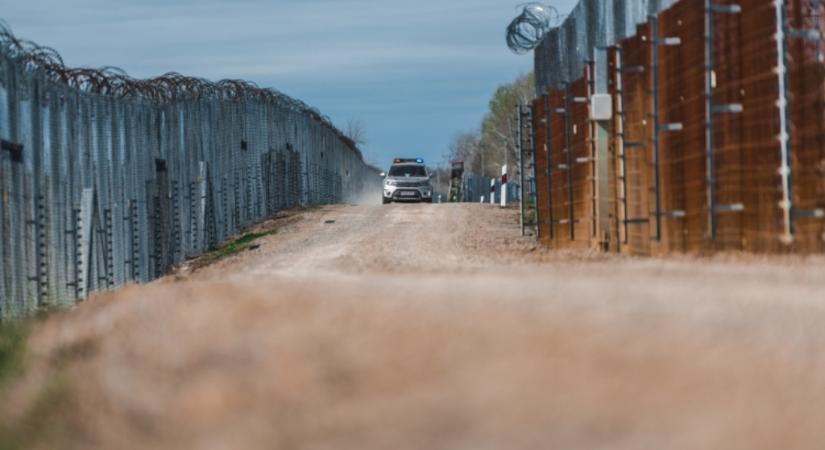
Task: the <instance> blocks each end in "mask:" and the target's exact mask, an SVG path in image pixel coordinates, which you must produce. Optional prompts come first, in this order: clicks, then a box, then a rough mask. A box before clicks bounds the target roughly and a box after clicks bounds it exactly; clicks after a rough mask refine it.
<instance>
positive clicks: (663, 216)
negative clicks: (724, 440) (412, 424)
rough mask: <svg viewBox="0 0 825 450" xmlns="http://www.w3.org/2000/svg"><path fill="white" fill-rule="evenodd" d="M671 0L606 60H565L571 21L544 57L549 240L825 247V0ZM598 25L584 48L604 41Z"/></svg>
mask: <svg viewBox="0 0 825 450" xmlns="http://www.w3.org/2000/svg"><path fill="white" fill-rule="evenodd" d="M592 4H595V3H594V2H593V1H590V0H583V2H582V3H580V6H579V9H581V8H584V6H582V5H585V6H586V5H590V6H592ZM600 4H601V5H602V6H605V5H613V7H614V8H615V5H616V4H622V5H625V3H624V2H622V1H619V0H614V1H612V2H611V1H605V2H600ZM650 5H652V3H651V4H650ZM650 5H648V6H650ZM657 5H659V6H664V3H662V4H657ZM667 5H668V7H667V8H666V9H663V10H661V11H658V12H657V13H656V14H651V15H649V16H647V18H646V20H645V21H644V23H640V24H638V25H637V26H636V28H635V33H633V34H631V35H629V36H624V37H621V38H617V39H616V40H615V41H612V42H610V41H608V42H606V43H605V44H603V45H592V47H591V50H590V51H585V50H583V49H584V48H585V47H584V46H581V47H577V49H576V50H575V51H567V52H561V53H554V52H556V51H557V50H560V49H561V47H559V42H560V41H559V35H558V34H559V33H563V32H564V29H565V28H564V27H565V26H566V24H565V25H563V26H562V27H560V28H557V29H555V30H554V31H553V32H551V34H548V35H547V36H545V38H544V40H543V41H542V43H541V44H540V45H539V46H538V47H537V49H536V61H537V67H536V70H537V72H538V74H537V80H541V81H537V88H538V89H539V92H538V94H539V97H538V98H537V99H536V100H535V101H534V103H533V105H532V113H533V117H532V120H533V125H534V126H533V129H534V142H535V145H536V149H535V150H536V164H537V166H536V173H537V176H536V183H537V189H538V202H539V222H540V225H539V236H540V239H541V240H542V241H544V242H546V243H548V244H550V245H552V246H555V247H578V248H587V247H591V248H599V247H600V248H604V249H609V250H611V251H617V252H622V253H627V254H640V255H651V254H654V255H655V254H663V253H671V252H691V253H704V252H712V251H749V252H800V253H821V252H823V251H825V120H823V119H825V117H823V114H825V112H824V111H825V53H823V51H824V50H825V49H823V34H822V33H823V28H825V2H822V1H820V0H679V1H678V2H668V3H667ZM588 7H589V6H588ZM654 9H658V8H654ZM574 12H575V10H574ZM626 17H628V16H622V17H621V18H618V19H617V21H621V22H622V23H627V21H626V20H625V19H626ZM568 20H571V19H568ZM576 20H578V19H576V18H575V17H574V18H573V19H572V21H573V22H576ZM580 21H581V20H580ZM585 22H586V21H585ZM573 29H574V30H576V28H575V27H574V28H573ZM584 29H586V30H587V31H586V33H585V32H579V33H577V34H576V39H578V41H581V40H582V39H584V38H582V37H581V35H582V34H585V35H586V34H589V33H596V34H597V35H599V36H601V37H600V38H599V39H601V40H602V41H604V33H603V32H602V33H601V34H599V31H598V29H593V30H591V29H589V28H586V27H585V28H584ZM552 33H555V34H552ZM610 33H613V34H614V35H616V36H621V35H622V33H619V30H618V29H616V28H614V29H613V30H612V31H610ZM610 33H608V34H610ZM624 34H628V33H624ZM565 36H567V35H565ZM568 37H570V36H568ZM588 39H589V38H588ZM596 41H598V40H596ZM596 41H593V42H596ZM593 42H591V40H587V39H586V42H584V43H583V44H582V45H591V44H593ZM565 48H568V49H569V47H565ZM588 53H589V57H587V56H588ZM579 56H585V57H582V58H581V59H578V60H576V61H575V62H574V61H573V60H572V58H573V57H579ZM540 61H541V63H540ZM554 63H556V64H560V68H558V69H553V70H549V69H547V67H549V66H550V65H552V64H554ZM542 67H544V68H542ZM569 68H575V69H577V70H578V72H577V73H576V75H577V76H576V77H575V79H571V78H572V77H570V78H567V77H566V75H565V71H566V70H567V69H569ZM551 72H552V73H551ZM605 110H606V111H607V114H606V115H604V116H602V114H603V113H604V111H605Z"/></svg>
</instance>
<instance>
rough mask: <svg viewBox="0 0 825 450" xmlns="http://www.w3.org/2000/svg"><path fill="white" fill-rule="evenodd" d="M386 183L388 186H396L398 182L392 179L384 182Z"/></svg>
mask: <svg viewBox="0 0 825 450" xmlns="http://www.w3.org/2000/svg"><path fill="white" fill-rule="evenodd" d="M384 184H386V185H387V186H395V185H396V184H397V183H396V182H395V181H392V180H387V181H385V182H384Z"/></svg>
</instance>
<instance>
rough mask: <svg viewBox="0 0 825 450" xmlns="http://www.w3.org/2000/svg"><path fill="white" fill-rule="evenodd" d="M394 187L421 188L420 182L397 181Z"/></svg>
mask: <svg viewBox="0 0 825 450" xmlns="http://www.w3.org/2000/svg"><path fill="white" fill-rule="evenodd" d="M396 186H398V187H419V186H423V184H422V183H421V182H420V181H399V182H397V184H396Z"/></svg>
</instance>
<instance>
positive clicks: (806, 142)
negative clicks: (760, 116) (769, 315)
mask: <svg viewBox="0 0 825 450" xmlns="http://www.w3.org/2000/svg"><path fill="white" fill-rule="evenodd" d="M787 5H788V8H787V12H786V17H787V19H786V20H787V21H786V27H787V30H788V36H787V56H786V57H787V61H788V67H789V73H788V90H789V105H790V131H791V132H790V147H791V150H792V153H793V159H792V167H791V173H792V174H793V209H794V220H795V242H794V248H795V249H797V250H799V251H802V252H822V251H823V250H825V134H824V133H823V124H825V48H824V47H823V42H822V41H823V32H825V3H823V2H821V1H818V0H813V1H812V0H790V1H788V2H787Z"/></svg>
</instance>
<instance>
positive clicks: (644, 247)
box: [615, 24, 654, 255]
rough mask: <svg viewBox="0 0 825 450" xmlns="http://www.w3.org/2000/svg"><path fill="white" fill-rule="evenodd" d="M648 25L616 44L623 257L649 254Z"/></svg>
mask: <svg viewBox="0 0 825 450" xmlns="http://www.w3.org/2000/svg"><path fill="white" fill-rule="evenodd" d="M649 36H650V25H649V24H643V25H640V26H639V27H638V28H637V32H636V34H635V35H634V36H631V37H630V38H627V39H624V40H622V41H621V42H619V45H618V48H617V52H616V54H617V58H618V61H619V62H618V63H617V64H616V66H617V67H616V71H617V77H618V78H619V79H620V80H621V91H620V92H619V93H618V95H617V98H616V100H615V102H616V103H617V104H620V105H621V107H622V110H621V112H620V114H619V116H618V117H617V119H618V120H620V121H622V130H623V131H622V134H621V135H618V136H617V139H619V140H620V141H621V142H620V143H619V144H618V145H620V146H621V147H620V148H621V151H620V152H619V158H620V161H619V163H618V164H617V166H618V167H619V173H618V174H617V180H618V183H619V184H620V186H621V188H620V189H619V191H620V192H623V193H624V196H623V197H621V198H620V199H619V204H620V207H621V208H622V209H623V214H622V216H623V217H624V218H625V219H624V220H623V223H622V224H620V225H621V226H620V228H621V229H622V230H623V233H621V234H623V236H620V237H621V239H622V240H623V245H622V247H621V249H622V252H623V253H627V254H633V255H645V254H649V253H650V245H651V236H652V227H653V225H654V224H653V220H652V216H651V209H650V208H651V205H652V204H653V202H652V199H651V197H652V190H651V188H652V186H653V167H652V161H653V156H652V155H653V151H652V142H651V128H652V127H651V120H650V118H651V115H652V111H651V99H650V93H651V83H652V77H651V74H652V70H651V65H650V61H651V53H650V50H651V47H650V45H648V43H647V41H648V39H649Z"/></svg>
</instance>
